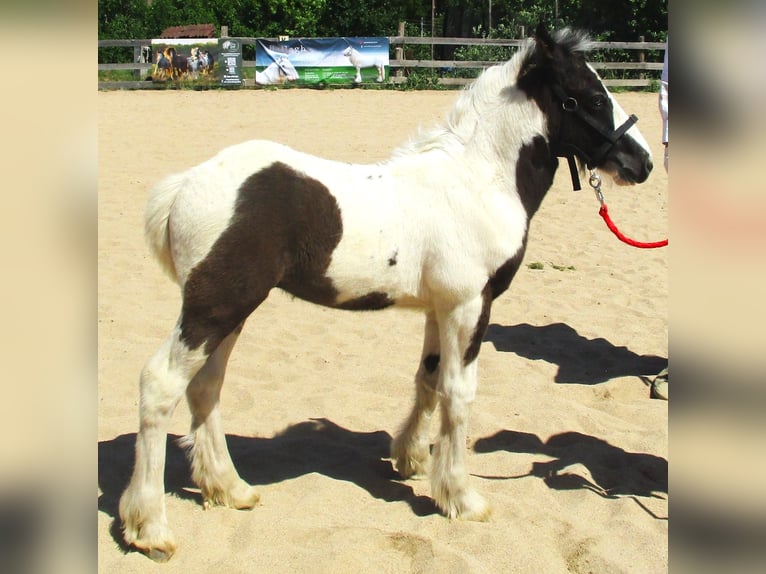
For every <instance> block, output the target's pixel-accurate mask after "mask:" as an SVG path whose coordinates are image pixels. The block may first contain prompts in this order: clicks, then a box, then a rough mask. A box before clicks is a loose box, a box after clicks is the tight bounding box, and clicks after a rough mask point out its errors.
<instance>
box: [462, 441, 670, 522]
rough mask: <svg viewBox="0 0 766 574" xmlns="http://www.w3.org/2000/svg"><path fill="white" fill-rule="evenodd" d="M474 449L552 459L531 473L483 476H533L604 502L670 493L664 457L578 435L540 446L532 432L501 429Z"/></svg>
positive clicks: (552, 485) (533, 464)
mask: <svg viewBox="0 0 766 574" xmlns="http://www.w3.org/2000/svg"><path fill="white" fill-rule="evenodd" d="M474 450H475V451H476V452H477V453H487V452H497V451H506V452H512V453H528V454H540V455H544V456H545V457H548V458H553V460H546V461H545V462H533V463H532V468H531V469H530V471H529V472H528V473H527V474H524V475H521V476H512V477H485V478H495V479H507V478H522V477H527V476H535V477H538V478H541V479H542V480H543V482H545V484H546V485H547V486H548V487H550V488H553V489H556V490H577V489H586V490H590V491H592V492H595V493H596V494H598V495H599V496H602V497H604V498H618V497H625V496H628V497H652V498H666V495H667V493H668V461H667V460H666V459H664V458H662V457H659V456H655V455H652V454H644V453H637V452H628V451H625V450H623V449H621V448H619V447H617V446H614V445H611V444H609V443H608V442H606V441H605V440H602V439H600V438H596V437H594V436H590V435H586V434H582V433H578V432H565V433H561V434H557V435H554V436H552V437H550V438H549V439H548V440H547V441H545V442H543V441H541V440H540V438H539V437H538V436H537V435H534V434H531V433H525V432H517V431H510V430H502V431H499V432H497V433H496V434H494V435H492V436H489V437H486V438H481V439H479V440H477V441H476V444H475V445H474ZM574 464H581V465H583V466H585V467H586V468H587V469H588V472H589V473H590V476H591V477H592V480H589V479H588V478H586V477H584V476H580V475H578V474H574V473H572V472H565V471H564V470H565V469H566V468H568V467H569V466H571V465H574ZM663 495H665V496H663ZM641 506H642V508H644V510H647V509H646V507H645V506H643V505H641ZM647 512H649V511H648V510H647Z"/></svg>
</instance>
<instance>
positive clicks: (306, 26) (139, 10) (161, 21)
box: [98, 0, 667, 62]
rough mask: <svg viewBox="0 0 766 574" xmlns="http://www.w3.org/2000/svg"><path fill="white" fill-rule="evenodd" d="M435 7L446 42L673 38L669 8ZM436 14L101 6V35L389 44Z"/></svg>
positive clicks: (373, 5) (471, 1)
mask: <svg viewBox="0 0 766 574" xmlns="http://www.w3.org/2000/svg"><path fill="white" fill-rule="evenodd" d="M434 6H435V8H436V10H435V21H434V22H435V24H436V25H435V27H434V28H435V31H436V34H437V35H442V36H457V37H473V36H477V35H478V36H494V37H498V34H497V32H501V33H502V35H505V36H506V37H508V35H510V36H511V37H518V36H519V35H520V33H521V30H522V29H523V30H524V34H525V35H529V34H530V33H531V32H532V31H533V30H534V28H535V27H536V26H537V24H538V23H539V22H544V23H546V24H548V26H550V27H560V26H562V25H570V26H576V27H579V28H584V29H586V30H588V31H589V32H590V33H591V35H592V36H593V37H594V38H595V39H597V40H614V41H636V40H638V38H639V36H644V37H645V38H646V40H647V41H661V40H664V39H665V37H666V34H667V0H504V1H503V2H498V1H497V0H495V2H493V6H492V16H491V22H490V15H489V1H488V0H436V2H435V5H434ZM431 9H432V2H430V1H428V0H369V1H360V0H303V1H302V2H295V1H294V0H216V1H215V2H210V1H209V0H98V34H99V38H101V39H109V38H120V39H130V38H156V37H158V36H159V34H160V32H162V30H164V29H165V28H168V27H170V26H180V25H185V24H215V25H216V26H217V27H218V28H219V29H220V26H221V25H226V26H228V27H229V35H231V36H245V37H275V36H278V35H281V34H287V35H290V36H293V37H299V36H306V37H312V36H389V35H394V34H396V31H397V25H398V22H400V21H410V22H413V21H420V20H421V18H422V19H424V20H425V21H427V22H428V25H426V26H425V27H424V28H425V29H426V30H427V33H428V34H429V35H430V30H431V26H430V23H431ZM557 13H558V18H556V14H557ZM490 24H491V25H490ZM111 50H118V49H116V48H113V49H111ZM102 51H103V50H102ZM453 52H454V49H450V53H449V54H440V56H441V57H446V56H449V57H451V56H452V55H453ZM126 53H127V52H126ZM104 57H105V56H104ZM101 58H102V54H99V61H102V60H101ZM110 58H111V59H110V60H109V61H113V62H114V61H123V60H122V59H115V58H114V55H112V54H110Z"/></svg>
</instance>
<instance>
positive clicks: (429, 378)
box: [391, 313, 439, 478]
mask: <svg viewBox="0 0 766 574" xmlns="http://www.w3.org/2000/svg"><path fill="white" fill-rule="evenodd" d="M438 377H439V328H438V325H437V323H436V318H435V317H434V315H433V313H428V314H427V315H426V327H425V337H424V340H423V352H422V353H421V356H420V366H419V367H418V372H417V374H416V375H415V393H416V394H415V405H414V406H413V408H412V412H411V413H410V415H409V417H408V418H407V420H406V421H405V423H404V425H403V426H402V428H401V430H400V431H399V434H398V435H397V436H396V438H395V439H394V440H393V441H392V443H391V458H392V459H393V460H394V463H395V465H396V469H397V471H398V472H399V474H400V475H401V476H402V477H403V478H409V477H411V476H414V475H424V474H426V471H427V467H428V461H429V459H430V441H429V438H430V437H429V430H430V427H431V415H432V414H433V412H434V409H435V408H436V403H437V400H438V398H437V395H436V383H437V381H438Z"/></svg>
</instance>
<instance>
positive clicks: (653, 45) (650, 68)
mask: <svg viewBox="0 0 766 574" xmlns="http://www.w3.org/2000/svg"><path fill="white" fill-rule="evenodd" d="M233 39H236V40H238V41H239V42H240V43H241V44H242V45H243V46H252V53H253V54H255V44H256V41H257V40H258V39H261V38H242V37H239V38H233ZM267 40H271V41H277V38H267ZM388 41H389V43H390V45H391V46H392V47H393V48H394V52H395V57H394V58H393V59H391V60H390V62H389V64H390V70H391V73H390V77H391V79H390V81H391V82H392V83H402V82H406V81H407V77H408V75H409V74H410V73H411V72H412V71H413V70H432V71H444V70H464V69H483V68H487V67H489V66H492V65H494V64H497V63H498V62H496V61H466V60H435V59H428V60H425V59H407V57H406V55H407V54H409V53H410V52H412V51H413V47H414V46H423V45H428V46H431V47H433V46H503V47H518V46H519V45H520V44H521V43H522V42H523V40H502V39H487V38H431V37H421V36H404V35H399V36H389V37H388ZM150 46H151V40H99V41H98V47H99V49H100V48H110V47H121V48H133V62H131V63H114V64H110V63H104V64H99V65H98V70H99V71H107V70H133V72H134V77H135V80H132V81H101V80H99V82H98V88H99V89H100V90H104V89H153V88H158V87H165V86H163V85H162V84H158V83H154V82H151V81H146V79H145V78H146V77H147V76H148V75H149V74H150V73H151V70H152V68H153V67H154V64H152V62H151V57H150V56H149V54H150ZM593 48H594V50H593V51H594V53H596V54H597V53H598V52H599V51H603V50H627V51H630V52H631V53H633V52H635V54H636V58H635V60H634V61H630V62H599V61H593V59H591V65H592V66H593V67H594V68H595V69H597V70H638V71H639V73H638V74H639V77H638V78H631V79H605V80H604V83H605V84H606V85H608V86H628V87H647V86H650V85H651V84H652V83H653V82H655V81H657V80H658V79H659V75H660V71H661V70H662V61H661V60H662V53H661V52H660V57H659V58H658V59H659V60H660V61H657V62H647V61H646V53H647V52H648V51H652V50H655V51H656V50H659V51H662V50H664V49H665V44H664V43H662V42H594V44H593ZM432 52H433V50H432ZM242 66H243V68H254V67H255V60H243V62H242ZM142 78H143V80H142ZM471 81H473V78H459V77H439V78H438V83H439V84H441V85H462V84H467V83H470V82H471ZM254 85H255V82H254V80H253V79H246V80H245V87H254Z"/></svg>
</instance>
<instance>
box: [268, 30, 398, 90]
mask: <svg viewBox="0 0 766 574" xmlns="http://www.w3.org/2000/svg"><path fill="white" fill-rule="evenodd" d="M255 70H256V71H255V83H256V84H257V85H260V86H269V85H275V84H286V83H295V84H312V85H316V84H320V85H323V84H360V83H363V82H384V81H385V80H386V79H387V78H388V75H389V57H388V38H299V39H295V40H282V41H279V42H273V41H268V40H258V41H257V43H256V47H255Z"/></svg>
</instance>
